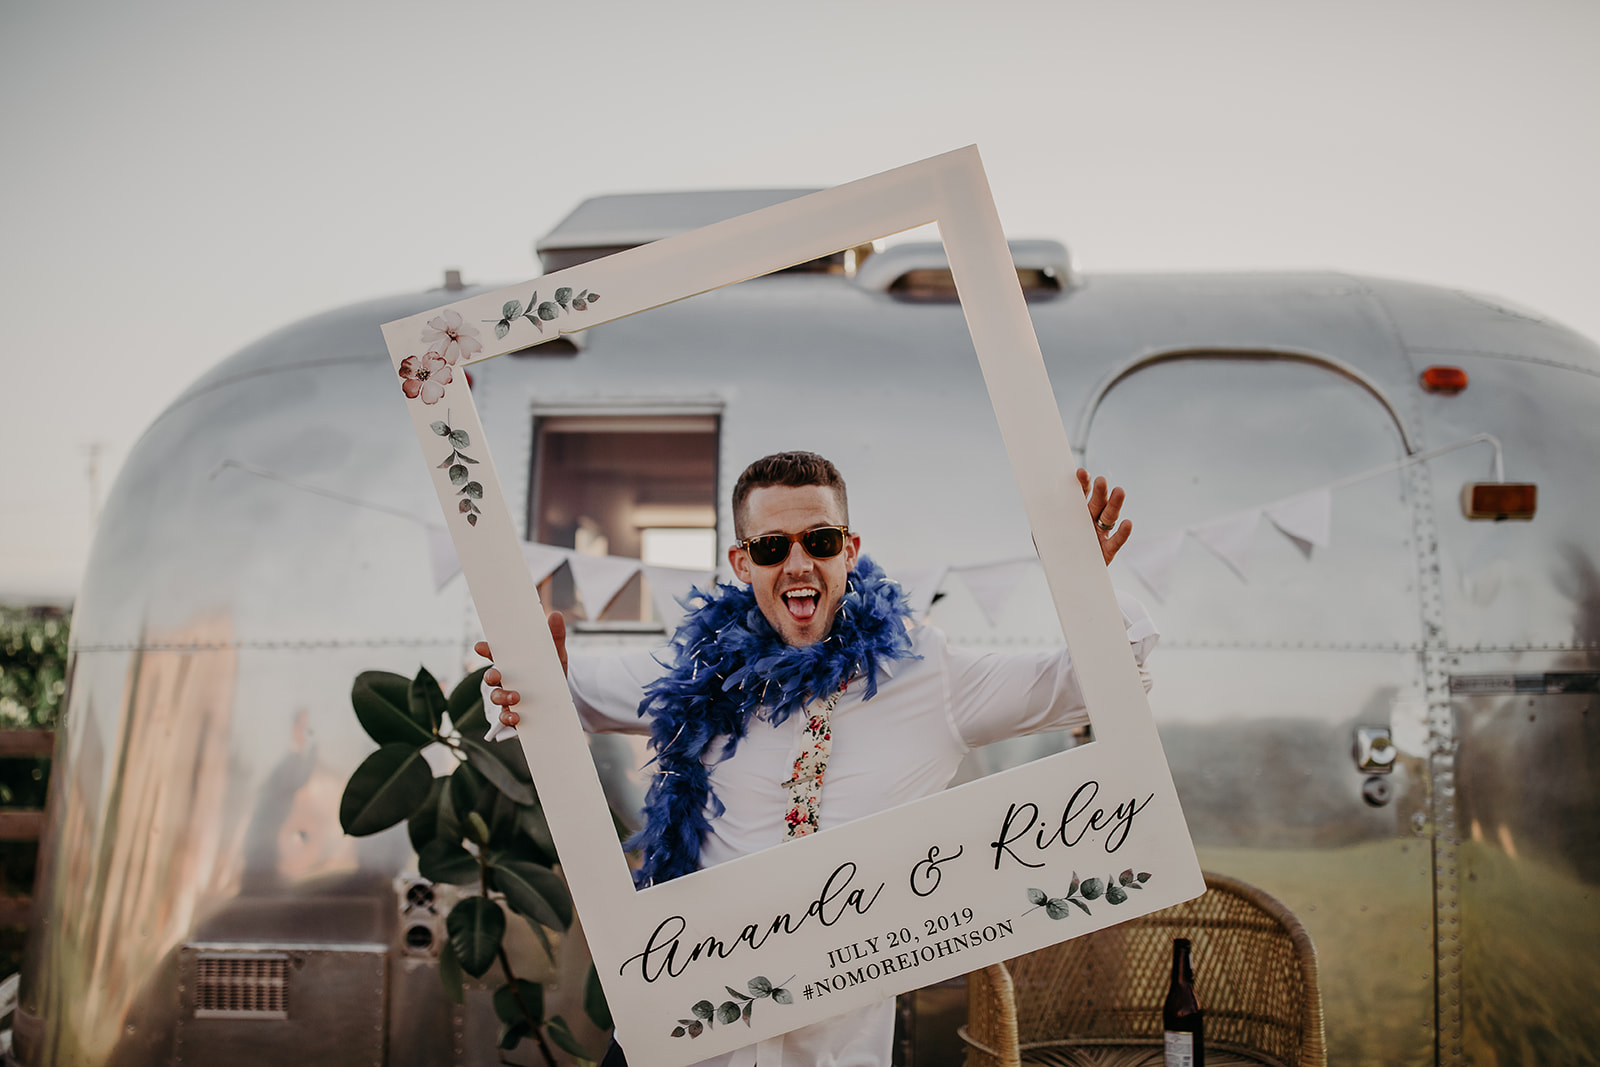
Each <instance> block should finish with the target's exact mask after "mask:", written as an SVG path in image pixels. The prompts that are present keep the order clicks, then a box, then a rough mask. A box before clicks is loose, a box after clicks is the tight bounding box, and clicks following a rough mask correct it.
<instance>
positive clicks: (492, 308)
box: [383, 146, 1205, 1067]
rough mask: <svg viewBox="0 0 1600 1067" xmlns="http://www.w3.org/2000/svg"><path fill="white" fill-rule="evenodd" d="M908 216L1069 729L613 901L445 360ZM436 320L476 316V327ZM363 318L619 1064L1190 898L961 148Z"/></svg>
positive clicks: (982, 187) (1051, 420) (571, 736)
mask: <svg viewBox="0 0 1600 1067" xmlns="http://www.w3.org/2000/svg"><path fill="white" fill-rule="evenodd" d="M930 222H935V223H937V224H938V228H939V232H940V235H941V237H942V239H943V241H944V245H945V249H946V251H947V253H948V255H949V260H950V269H951V273H952V274H953V276H954V279H955V284H956V288H957V291H958V293H959V294H960V298H961V306H962V309H963V310H964V312H965V314H966V319H967V324H968V328H969V330H970V331H971V334H972V342H973V346H974V348H975V349H976V351H977V355H978V360H979V362H980V364H981V366H982V370H983V376H984V380H985V382H986V383H987V384H988V388H989V394H990V397H991V399H992V401H993V404H994V409H995V415H996V417H997V418H998V420H999V424H1000V430H1001V434H1002V437H1003V439H1004V441H1005V446H1006V451H1007V453H1008V455H1009V456H1010V459H1011V464H1012V467H1013V470H1014V472H1015V474H1016V478H1017V483H1018V485H1019V486H1020V488H1021V491H1022V496H1023V502H1024V505H1025V507H1026V510H1027V514H1028V519H1029V522H1030V524H1031V526H1032V529H1033V531H1034V540H1035V542H1036V544H1037V547H1038V552H1039V558H1040V560H1041V561H1042V563H1043V564H1044V571H1045V575H1046V577H1047V579H1048V581H1049V585H1050V591H1051V595H1052V597H1053V598H1054V601H1055V605H1056V611H1057V613H1058V615H1059V616H1060V618H1061V628H1062V631H1063V633H1064V635H1065V637H1066V641H1067V646H1068V648H1069V649H1070V650H1071V655H1072V658H1073V661H1074V663H1075V664H1076V668H1077V673H1078V679H1079V682H1080V684H1081V687H1082V691H1083V695H1084V698H1085V701H1086V702H1087V704H1088V707H1089V709H1090V714H1091V720H1092V722H1093V724H1094V737H1095V740H1094V741H1093V743H1091V744H1088V745H1083V746H1080V747H1078V748H1074V749H1071V750H1069V751H1066V752H1061V753H1059V754H1057V755H1053V756H1049V757H1047V758H1044V759H1041V760H1038V761H1035V762H1033V763H1030V764H1027V765H1025V766H1022V767H1018V768H1015V769H1013V770H1010V771H1006V772H1004V773H1002V774H997V775H993V776H990V777H988V778H984V779H980V780H978V781H975V782H971V783H968V784H966V785H963V786H960V787H958V788H955V789H951V790H947V791H945V792H942V793H939V794H935V795H934V796H930V797H927V798H925V799H922V800H918V801H915V802H913V803H908V804H905V805H901V806H899V807H896V808H893V809H892V810H889V811H885V812H880V813H878V814H876V815H873V816H870V817H868V818H864V819H860V820H857V821H855V822H852V823H849V824H847V825H844V826H839V827H835V828H832V829H829V830H827V831H825V832H823V833H820V834H813V835H811V836H809V837H803V838H799V839H796V840H794V841H791V842H788V843H786V844H785V845H784V846H783V847H781V848H771V849H767V850H765V851H763V852H759V853H756V854H754V855H751V856H746V857H744V858H742V859H739V860H736V861H734V862H731V863H727V864H723V865H721V866H718V867H714V868H711V869H709V870H705V871H701V872H698V873H696V874H693V875H690V876H688V877H685V878H680V879H677V880H675V881H671V882H667V883H665V884H662V885H659V886H653V887H650V888H647V889H644V890H640V891H635V889H634V887H633V881H632V877H631V875H630V872H629V870H628V867H627V863H626V860H625V858H624V856H623V854H622V851H621V850H620V849H619V848H618V847H617V845H616V833H615V830H614V828H613V825H612V821H611V816H610V813H609V811H608V809H607V806H606V800H605V797H604V795H603V794H602V792H601V788H600V782H599V779H598V777H597V776H596V774H595V772H594V768H593V763H592V761H591V760H590V759H589V755H588V747H587V742H586V740H585V737H584V734H583V731H582V729H581V727H580V725H579V722H578V717H577V714H576V712H575V711H574V709H573V706H572V700H571V697H570V695H569V693H568V691H567V686H566V683H565V680H564V678H563V675H562V671H561V666H560V664H559V663H558V662H557V659H556V655H555V649H554V646H553V644H552V643H551V640H550V635H549V631H548V629H547V627H546V626H545V622H544V611H543V608H542V607H541V605H540V602H539V597H538V594H537V591H536V589H535V587H534V584H533V581H532V578H531V577H530V576H529V574H528V571H527V568H526V566H525V565H524V563H523V555H522V550H521V543H520V540H519V537H518V534H517V529H516V526H515V524H514V523H513V521H512V518H511V515H510V513H509V511H508V510H507V505H506V500H505V496H504V494H503V492H502V491H501V488H500V483H499V480H498V478H497V477H496V475H495V472H494V464H493V462H492V460H491V458H490V456H489V455H488V453H487V451H486V450H485V449H484V448H483V447H482V444H481V442H483V440H484V435H483V428H482V426H481V425H480V424H479V421H478V413H477V410H476V408H475V407H474V404H473V400H472V394H471V392H470V391H469V389H468V388H467V385H466V382H465V375H464V374H462V373H460V371H461V368H462V367H463V365H465V364H469V363H472V362H477V361H479V360H482V359H490V358H493V357H495V356H498V355H503V354H505V353H507V352H512V351H517V350H520V349H523V348H526V347H528V346H529V345H530V344H533V343H536V342H539V341H547V340H551V339H552V338H554V337H557V336H559V335H560V334H562V333H573V332H577V331H579V330H582V329H585V328H587V327H590V326H596V325H599V324H601V323H604V322H609V321H612V320H614V319H619V318H622V317H624V316H627V315H632V314H635V313H637V312H640V311H644V310H647V309H649V308H653V307H657V306H660V305H662V304H667V303H671V302H673V301H676V300H681V299H684V298H686V297H689V296H693V295H695V294H698V293H702V292H706V291H708V290H712V289H716V288H720V287H722V286H725V285H730V284H733V283H735V282H739V281H743V280H745V279H748V278H753V277H757V276H759V275H763V274H767V273H770V272H772V271H775V270H779V269H781V268H784V267H787V266H791V265H793V264H797V263H803V262H805V261H807V260H811V259H815V258H817V257H820V256H824V255H829V254H832V253H834V252H837V251H839V250H841V249H845V248H850V247H854V246H857V245H861V244H865V243H867V242H870V241H873V240H877V239H879V238H882V237H886V236H888V235H890V234H894V233H899V232H901V231H904V230H909V229H912V228H914V227H917V226H921V225H924V224H926V223H930ZM539 294H543V298H542V299H541V298H540V296H539ZM524 302H525V303H524ZM456 316H459V318H456ZM430 323H431V324H432V325H430ZM486 323H492V324H494V325H493V327H492V328H491V327H490V326H488V325H482V326H480V325H479V324H486ZM452 324H455V325H461V324H465V325H467V326H472V327H478V329H479V331H480V336H481V340H480V339H479V338H475V337H473V336H471V334H470V331H457V330H455V328H454V326H453V325H452ZM383 333H384V338H385V340H386V342H387V344H388V348H389V354H390V356H391V357H392V358H393V360H394V364H395V367H396V369H397V371H398V372H399V373H400V375H401V379H402V384H403V385H404V387H405V395H406V398H407V399H406V402H407V406H408V407H409V408H410V411H411V417H412V421H413V423H414V424H415V427H416V432H417V439H418V440H419V441H420V442H421V444H422V451H423V455H424V458H425V460H426V462H427V464H428V467H429V469H430V471H431V475H432V478H433V483H434V486H435V488H436V489H437V490H438V493H439V501H440V503H441V505H443V507H444V510H445V514H446V522H447V524H448V526H449V528H450V534H451V537H452V538H453V539H454V542H455V546H456V552H457V554H458V556H459V557H460V559H461V565H462V570H463V572H464V574H465V576H466V581H467V584H468V587H469V588H470V590H471V592H472V596H473V600H474V601H475V603H476V605H477V609H478V616H479V620H480V622H481V623H482V625H483V631H484V634H485V635H486V636H487V637H488V639H489V641H490V643H491V644H492V646H493V648H494V650H495V654H496V664H497V666H498V667H499V668H500V670H501V672H502V674H503V675H504V677H505V684H506V685H507V686H508V687H510V688H515V689H518V690H520V691H521V693H522V703H521V706H520V708H519V709H518V710H519V711H521V713H522V725H521V727H520V728H519V737H520V739H521V743H522V747H523V750H524V752H526V754H527V758H528V765H529V768H530V769H531V770H532V772H533V776H534V780H535V781H536V783H537V784H538V787H539V793H540V796H541V797H542V798H543V801H544V807H545V812H546V814H547V816H548V818H549V822H550V828H551V832H552V833H553V834H554V837H555V841H556V845H557V847H558V848H559V850H560V853H561V860H562V870H563V872H564V873H565V875H566V878H567V882H568V884H569V885H570V886H571V889H572V894H573V898H574V901H575V902H576V906H577V908H578V911H579V914H580V916H581V917H582V919H583V927H584V932H585V934H586V936H587V937H588V941H589V947H590V950H591V951H592V953H593V956H594V960H595V963H596V966H597V969H598V971H599V974H600V977H601V981H602V983H603V985H604V987H605V991H606V997H607V1000H608V1001H609V1003H610V1006H611V1011H612V1014H613V1016H614V1018H615V1020H616V1024H617V1033H618V1036H619V1038H620V1039H621V1041H622V1043H623V1045H624V1047H625V1048H626V1050H627V1053H628V1057H629V1059H630V1061H631V1062H632V1063H634V1064H635V1065H637V1067H649V1065H652V1064H654V1065H660V1067H677V1065H680V1064H687V1063H692V1062H694V1061H697V1060H700V1059H704V1058H706V1057H708V1056H713V1055H717V1054H719V1053H722V1052H726V1051H728V1050H730V1049H734V1048H739V1047H742V1046H745V1045H750V1044H753V1043H756V1042H758V1041H762V1040H765V1039H769V1038H773V1037H776V1036H778V1035H781V1034H783V1033H786V1032H788V1031H790V1030H793V1029H795V1028H797V1027H800V1026H804V1025H808V1024H811V1023H815V1022H818V1021H820V1020H823V1019H825V1018H827V1017H829V1016H832V1015H836V1014H839V1013H841V1012H845V1011H850V1010H853V1009H856V1008H860V1007H862V1006H864V1005H866V1004H869V1003H872V1002H875V1001H878V1000H881V999H883V998H886V997H891V996H894V995H896V994H898V993H902V992H905V991H906V990H909V989H915V988H918V987H920V986H924V985H928V984H930V983H933V982H937V981H941V980H943V979H947V978H950V977H953V976H955V975H959V974H965V973H967V972H969V971H973V970H977V969H979V968H981V967H985V966H988V965H989V964H992V963H995V962H997V961H999V960H1004V959H1009V958H1011V957H1014V956H1018V955H1021V954H1023V953H1025V952H1028V951H1031V950H1033V949H1037V948H1042V947H1044V946H1046V945H1050V944H1054V943H1056V942H1058V941H1063V940H1066V939H1068V938H1070V937H1076V936H1080V935H1082V934H1086V933H1089V932H1091V931H1094V930H1098V929H1101V928H1103V927H1106V926H1110V925H1112V924H1114V923H1117V922H1122V921H1125V920H1127V919H1130V918H1133V917H1135V916H1137V915H1142V914H1145V913H1147V912H1151V911H1156V910H1158V909H1160V908H1165V907H1168V906H1170V905H1172V904H1176V903H1179V902H1180V901H1184V900H1188V899H1190V898H1192V897H1195V896H1198V895H1199V894H1200V893H1202V892H1204V891H1205V884H1204V881H1203V879H1202V877H1201V874H1200V867H1199V863H1198V861H1197V860H1196V858H1195V853H1194V847H1193V845H1192V843H1191V842H1190V839H1189V832H1188V827H1187V826H1186V825H1185V823H1184V819H1183V813H1182V810H1181V809H1180V807H1179V804H1178V797H1177V792H1176V790H1175V789H1174V787H1173V783H1172V776H1171V773H1170V772H1169V770H1168V768H1167V763H1166V758H1165V756H1164V754H1163V752H1162V748H1161V742H1160V740H1159V738H1158V737H1157V735H1156V728H1155V723H1154V721H1153V719H1152V718H1151V715H1150V709H1149V705H1148V704H1147V703H1146V701H1145V694H1144V689H1143V687H1142V686H1141V685H1140V682H1139V678H1138V673H1137V670H1136V668H1135V665H1134V662H1133V657H1132V655H1131V653H1130V651H1129V646H1128V641H1127V636H1126V634H1125V632H1124V629H1123V624H1122V615H1121V612H1120V610H1119V609H1118V607H1117V603H1116V599H1115V595H1114V594H1113V592H1112V588H1111V582H1110V579H1109V577H1108V576H1107V573H1106V568H1105V566H1104V564H1103V563H1102V561H1101V557H1100V549H1099V542H1098V540H1097V538H1096V535H1095V532H1094V529H1093V527H1092V524H1091V522H1090V519H1089V516H1088V512H1087V509H1086V508H1085V507H1084V506H1083V494H1082V492H1081V490H1080V489H1079V487H1078V483H1077V479H1076V475H1075V465H1074V463H1073V458H1072V450H1071V448H1070V447H1069V446H1068V443H1067V436H1066V431H1065V429H1064V428H1063V426H1062V423H1061V417H1060V413H1059V412H1058V410H1057V408H1056V402H1055V394H1054V393H1053V392H1052V391H1051V388H1050V382H1049V378H1048V376H1047V374H1046V372H1045V366H1044V360H1043V357H1042V356H1041V354H1040V351H1039V343H1038V339H1037V338H1036V337H1035V336H1034V333H1033V325H1032V323H1031V321H1030V320H1029V318H1028V311H1027V307H1026V305H1025V303H1024V301H1023V296H1022V290H1021V287H1020V286H1019V284H1018V281H1017V275H1016V269H1015V266H1014V265H1013V263H1012V261H1011V255H1010V251H1009V250H1008V248H1007V246H1006V240H1005V234H1004V232H1003V231H1002V229H1001V227H1000V219H999V215H998V214H997V212H996V210H995V207H994V201H993V199H992V197H991V195H990V192H989V186H988V180H987V178H986V176H985V175H984V171H983V165H982V163H981V161H980V160H979V157H978V151H977V149H976V147H972V146H969V147H967V148H962V149H958V150H956V151H954V152H949V153H946V154H944V155H940V156H935V157H933V158H931V159H926V160H923V161H922V162H919V163H913V164H910V165H909V166H905V167H900V168H897V169H895V170H891V171H886V172H884V173H882V174H877V175H874V176H872V177H869V178H863V179H861V180H860V181H855V182H851V183H850V184H848V185H842V186H839V187H837V188H834V189H828V190H825V191H823V192H819V193H813V194H811V195H808V196H802V197H799V198H797V199H794V200H790V201H787V202H785V203H781V204H777V205H775V206H773V207H769V208H765V209H762V210H760V211H755V212H752V213H750V214H748V215H742V216H739V217H738V218H734V219H729V220H727V221H725V222H719V223H716V224H714V225H711V226H706V227H704V228H702V229H699V230H695V231H692V232H690V233H685V234H681V235H678V236H675V237H670V238H667V239H665V240H661V241H657V242H655V243H653V244H648V245H643V246H641V247H638V248H632V249H629V250H627V251H624V252H619V253H617V254H615V255H612V256H607V257H606V258H604V259H598V260H594V261H591V262H588V263H583V264H580V265H578V266H575V267H571V268H569V269H567V270H563V271H560V272H557V273H555V274H550V275H546V276H544V277H541V278H538V279H536V280H534V281H531V282H527V283H525V284H522V285H517V286H512V287H510V288H506V289H502V290H499V291H497V292H494V293H489V294H484V295H480V296H474V297H470V298H468V299H466V300H462V301H459V302H458V303H455V304H451V305H448V306H447V307H445V308H441V309H436V310H434V311H430V312H425V313H423V314H420V315H413V316H410V317H409V318H405V319H399V320H396V321H394V322H390V323H386V324H385V325H384V327H383ZM458 333H459V335H460V336H459V337H458V336H457V334H458ZM490 333H493V334H494V337H493V339H491V338H490V337H489V336H488V335H489V334H490ZM430 353H431V354H430ZM452 357H453V358H452ZM447 411H448V413H449V421H448V424H446V423H445V421H444V420H445V416H446V412H447ZM441 427H444V430H443V431H441ZM450 434H456V435H458V436H457V437H455V438H454V439H452V438H451V437H450V436H449V435H450ZM455 452H465V453H468V454H469V455H470V458H471V459H472V460H475V461H477V465H476V466H472V467H470V476H469V478H463V477H462V476H461V472H459V471H458V472H456V477H455V479H454V480H452V477H451V472H450V471H449V470H448V469H447V468H450V467H452V466H457V465H459V464H456V463H454V462H450V461H448V457H449V456H451V455H452V454H453V453H455ZM471 453H476V454H475V455H472V454H471ZM751 458H754V457H751ZM441 461H446V462H443V463H441ZM1080 876H1081V878H1080ZM729 1005H731V1006H732V1010H729V1008H728V1006H729ZM747 1006H748V1007H750V1009H751V1010H749V1011H748V1012H747V1011H745V1010H744V1009H745V1008H746V1007H747Z"/></svg>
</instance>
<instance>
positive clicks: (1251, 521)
mask: <svg viewBox="0 0 1600 1067" xmlns="http://www.w3.org/2000/svg"><path fill="white" fill-rule="evenodd" d="M1260 524H1261V509H1260V508H1251V509H1250V510H1249V511H1241V512H1238V513H1237V514H1234V515H1224V516H1223V517H1222V518H1220V519H1212V520H1211V521H1210V522H1203V523H1201V524H1200V525H1198V526H1191V527H1189V533H1190V534H1192V535H1193V536H1194V539H1195V540H1196V541H1199V542H1200V543H1201V544H1202V545H1205V546H1206V547H1207V548H1209V549H1210V550H1211V551H1213V552H1215V553H1216V554H1217V557H1218V558H1219V559H1221V560H1222V562H1224V563H1226V564H1227V565H1228V566H1229V567H1231V568H1233V573H1235V574H1237V575H1238V576H1239V578H1240V579H1241V580H1243V581H1249V580H1250V577H1249V575H1247V574H1246V573H1245V568H1246V566H1247V565H1248V564H1249V561H1250V543H1251V541H1253V540H1254V539H1255V535H1256V527H1257V526H1259V525H1260Z"/></svg>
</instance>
